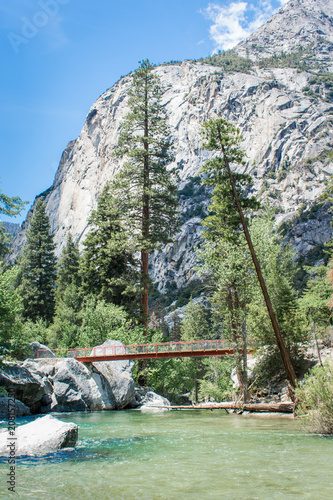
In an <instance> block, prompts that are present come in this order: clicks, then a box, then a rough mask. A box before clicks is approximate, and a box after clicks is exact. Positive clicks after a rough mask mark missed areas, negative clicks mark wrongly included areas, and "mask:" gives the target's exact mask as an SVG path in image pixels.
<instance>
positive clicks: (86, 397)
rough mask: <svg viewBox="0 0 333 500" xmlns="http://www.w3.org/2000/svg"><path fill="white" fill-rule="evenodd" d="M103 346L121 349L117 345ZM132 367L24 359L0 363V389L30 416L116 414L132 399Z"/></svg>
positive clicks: (120, 363)
mask: <svg viewBox="0 0 333 500" xmlns="http://www.w3.org/2000/svg"><path fill="white" fill-rule="evenodd" d="M104 345H108V346H112V345H116V346H122V344H121V342H117V341H108V342H106V343H105V344H103V346H104ZM97 348H98V346H97V347H96V349H97ZM133 364H134V363H133V361H129V360H123V361H101V362H98V363H97V362H96V363H88V364H87V365H84V364H83V363H80V362H79V361H77V360H76V359H74V358H60V359H58V358H41V359H28V360H26V361H24V362H23V363H22V362H18V363H4V365H3V369H2V373H0V385H2V386H4V387H5V388H6V389H9V390H12V391H13V392H14V393H15V397H16V398H17V399H18V400H20V401H22V402H23V403H24V404H25V405H27V406H28V407H29V408H30V409H31V412H32V413H48V412H50V411H59V412H62V411H66V412H67V411H86V410H90V411H94V410H115V409H117V410H118V409H122V408H124V407H125V406H127V405H128V404H129V402H130V401H131V400H132V399H133V397H134V381H133V379H132V368H133Z"/></svg>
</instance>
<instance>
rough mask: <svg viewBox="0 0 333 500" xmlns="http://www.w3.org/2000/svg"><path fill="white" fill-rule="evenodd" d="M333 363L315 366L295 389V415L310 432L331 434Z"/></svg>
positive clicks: (332, 421)
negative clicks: (300, 418)
mask: <svg viewBox="0 0 333 500" xmlns="http://www.w3.org/2000/svg"><path fill="white" fill-rule="evenodd" d="M332 394H333V362H332V360H331V361H330V362H327V363H325V365H324V366H319V365H318V366H315V367H314V368H313V369H312V370H311V371H310V373H309V374H307V375H306V376H305V381H304V384H302V385H300V386H299V387H298V388H297V389H296V396H297V397H298V398H299V404H298V407H297V415H298V416H300V417H302V419H303V421H304V423H305V425H306V426H307V428H308V429H309V430H310V431H311V432H316V433H320V434H333V398H332Z"/></svg>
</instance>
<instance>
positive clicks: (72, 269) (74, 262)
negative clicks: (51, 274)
mask: <svg viewBox="0 0 333 500" xmlns="http://www.w3.org/2000/svg"><path fill="white" fill-rule="evenodd" d="M79 269H80V253H79V248H78V245H77V243H74V241H73V237H72V234H71V233H68V236H67V241H66V246H65V247H64V249H63V251H62V254H61V257H60V260H59V262H58V265H57V281H56V285H57V295H58V294H61V293H62V292H63V291H64V290H65V289H66V288H67V287H68V286H69V285H71V284H73V285H75V286H76V287H78V286H80V281H81V279H80V274H79Z"/></svg>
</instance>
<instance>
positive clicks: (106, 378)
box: [92, 340, 134, 410]
mask: <svg viewBox="0 0 333 500" xmlns="http://www.w3.org/2000/svg"><path fill="white" fill-rule="evenodd" d="M112 346H118V347H122V346H123V344H122V343H121V342H119V341H116V340H107V341H106V342H104V344H102V345H101V346H96V348H95V349H97V348H98V347H112ZM92 366H93V368H92V371H93V378H94V380H95V382H96V384H97V385H98V387H99V388H100V392H101V394H104V393H106V394H108V395H109V398H110V400H112V399H114V408H115V409H117V410H121V409H122V408H125V406H127V405H128V404H129V402H130V401H131V400H132V398H133V396H134V381H133V379H132V369H133V366H134V361H132V360H128V359H126V360H120V361H99V362H94V363H92Z"/></svg>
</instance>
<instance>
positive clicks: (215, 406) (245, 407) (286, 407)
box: [154, 401, 294, 413]
mask: <svg viewBox="0 0 333 500" xmlns="http://www.w3.org/2000/svg"><path fill="white" fill-rule="evenodd" d="M154 408H158V407H156V406H155V407H154ZM168 409H170V410H237V411H239V412H243V411H250V412H267V413H271V412H273V413H293V412H294V403H292V402H290V403H247V404H243V403H235V402H232V401H229V402H225V403H201V404H198V405H191V406H190V405H183V406H169V407H168Z"/></svg>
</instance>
